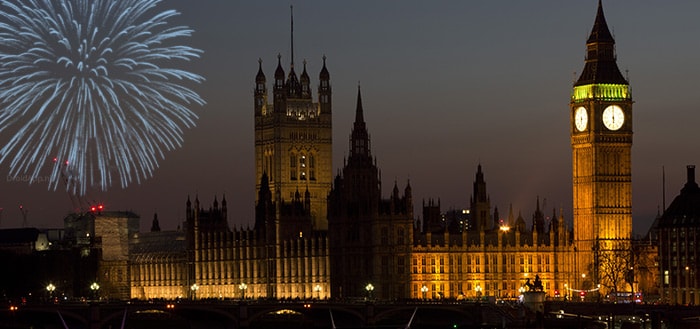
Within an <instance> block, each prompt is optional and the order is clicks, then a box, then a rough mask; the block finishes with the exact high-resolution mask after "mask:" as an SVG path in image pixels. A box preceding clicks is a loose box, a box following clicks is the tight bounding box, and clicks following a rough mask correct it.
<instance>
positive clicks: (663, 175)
mask: <svg viewBox="0 0 700 329" xmlns="http://www.w3.org/2000/svg"><path fill="white" fill-rule="evenodd" d="M661 207H662V208H661V213H662V214H663V213H664V212H665V211H666V168H664V166H661Z"/></svg>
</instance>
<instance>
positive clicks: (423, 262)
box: [421, 256, 428, 273]
mask: <svg viewBox="0 0 700 329" xmlns="http://www.w3.org/2000/svg"><path fill="white" fill-rule="evenodd" d="M425 263H426V261H425V256H424V257H422V258H421V273H428V272H427V271H426V270H425Z"/></svg>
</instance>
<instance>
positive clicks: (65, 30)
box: [0, 0, 204, 194]
mask: <svg viewBox="0 0 700 329" xmlns="http://www.w3.org/2000/svg"><path fill="white" fill-rule="evenodd" d="M159 2H160V0H118V1H111V0H62V1H59V0H14V1H11V0H0V138H3V139H2V140H3V142H5V143H6V144H5V145H4V146H3V147H2V148H1V149H0V162H1V163H9V167H10V171H9V176H8V177H17V176H20V175H22V176H23V177H28V178H29V179H28V180H29V181H30V182H33V181H48V183H49V188H50V189H51V188H52V189H54V190H55V189H56V188H57V187H58V185H59V183H60V182H61V181H62V180H63V179H65V180H66V181H68V183H67V184H66V188H67V189H68V190H69V191H70V192H72V193H78V194H84V193H85V191H86V189H87V188H88V187H91V188H92V187H95V188H100V189H102V190H106V189H108V187H110V186H112V184H113V181H115V182H116V181H118V182H119V183H120V185H121V186H122V187H126V186H128V185H129V184H130V183H133V182H136V183H140V182H141V181H142V180H143V179H146V178H148V177H151V176H152V175H153V172H154V170H155V169H156V168H157V167H158V160H161V159H163V157H164V154H165V152H167V151H170V150H173V149H175V148H177V147H180V146H181V144H182V141H183V138H182V135H183V128H190V127H193V126H194V125H195V122H194V121H195V120H196V119H197V116H196V114H195V113H194V112H192V111H191V110H190V109H189V107H190V106H194V105H199V106H201V105H203V104H204V101H203V100H202V99H201V98H200V96H199V95H198V94H197V93H196V92H194V91H193V90H191V89H189V88H188V87H186V85H187V84H196V83H201V82H202V81H203V80H204V79H203V78H202V77H201V76H199V75H196V74H193V73H190V72H188V71H184V70H181V69H177V68H174V67H172V65H173V63H175V62H178V61H180V62H181V61H190V60H192V59H195V58H199V56H200V54H201V50H198V49H194V48H191V47H188V46H185V45H181V44H178V43H177V41H178V40H177V39H179V38H181V37H189V36H191V34H192V32H193V31H192V30H191V29H189V28H187V27H184V26H169V24H168V19H171V18H172V17H174V16H176V15H178V14H179V13H178V12H176V11H173V10H167V11H158V10H157V9H156V8H155V7H156V5H157V4H158V3H159ZM52 160H53V161H52Z"/></svg>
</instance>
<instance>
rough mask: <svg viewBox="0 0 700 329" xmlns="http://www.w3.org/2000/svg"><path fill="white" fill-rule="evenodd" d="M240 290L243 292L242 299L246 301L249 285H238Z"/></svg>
mask: <svg viewBox="0 0 700 329" xmlns="http://www.w3.org/2000/svg"><path fill="white" fill-rule="evenodd" d="M238 289H240V290H241V299H245V291H246V289H248V285H247V284H245V283H241V284H239V285H238Z"/></svg>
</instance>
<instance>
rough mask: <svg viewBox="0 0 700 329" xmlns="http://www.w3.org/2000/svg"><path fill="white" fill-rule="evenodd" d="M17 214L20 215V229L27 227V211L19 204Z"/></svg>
mask: <svg viewBox="0 0 700 329" xmlns="http://www.w3.org/2000/svg"><path fill="white" fill-rule="evenodd" d="M19 212H21V213H22V227H27V213H28V212H29V210H27V209H26V208H24V206H23V205H22V204H21V203H20V204H19Z"/></svg>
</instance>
